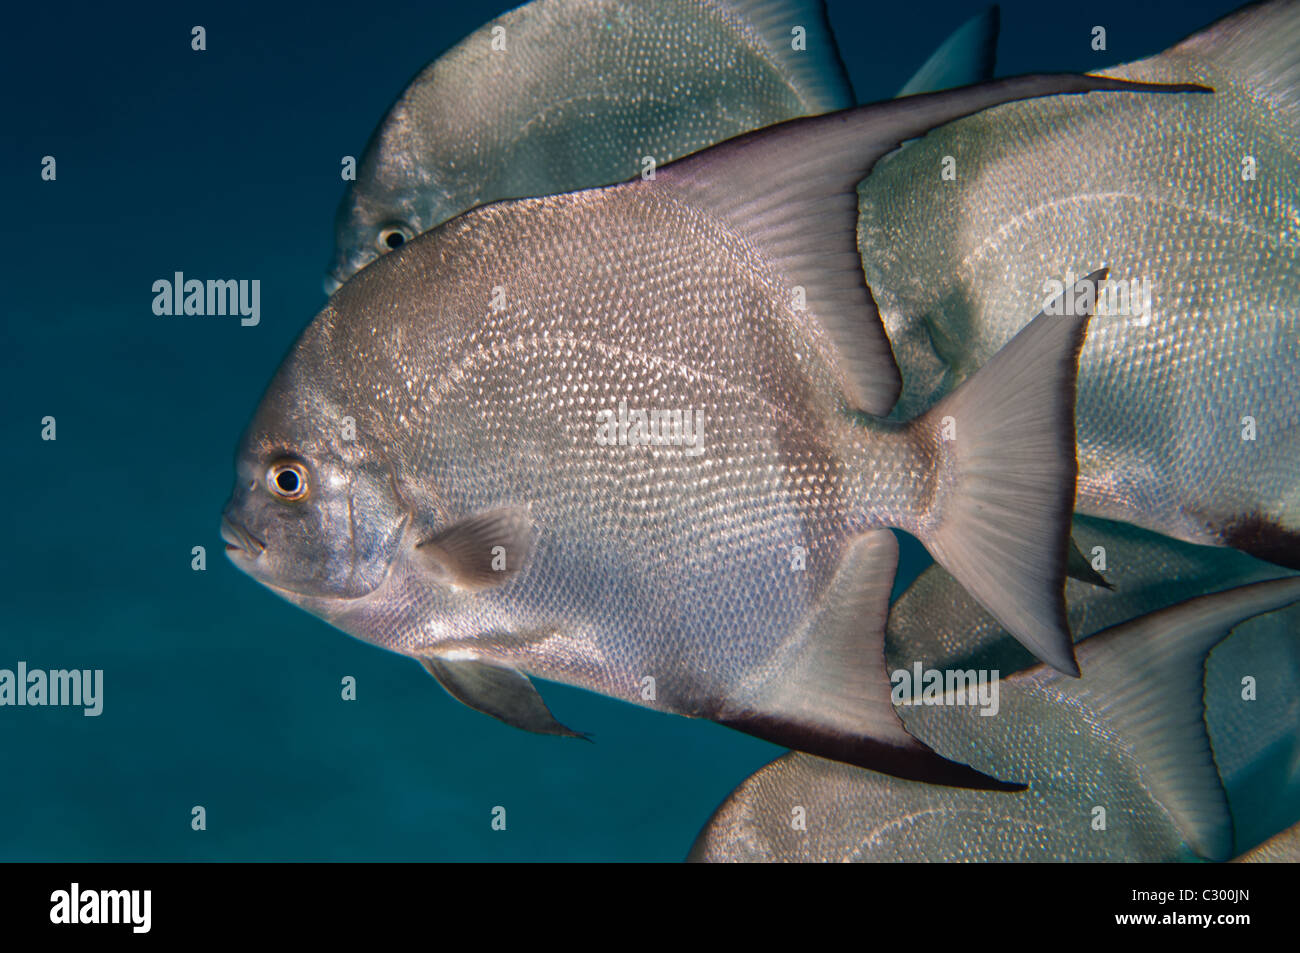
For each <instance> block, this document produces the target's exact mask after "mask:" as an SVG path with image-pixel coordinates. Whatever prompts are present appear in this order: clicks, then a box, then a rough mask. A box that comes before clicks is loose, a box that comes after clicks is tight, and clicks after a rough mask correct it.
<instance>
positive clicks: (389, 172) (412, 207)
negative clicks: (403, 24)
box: [325, 102, 474, 294]
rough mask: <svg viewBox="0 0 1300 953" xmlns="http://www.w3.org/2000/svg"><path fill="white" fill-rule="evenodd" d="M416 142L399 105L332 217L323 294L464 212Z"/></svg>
mask: <svg viewBox="0 0 1300 953" xmlns="http://www.w3.org/2000/svg"><path fill="white" fill-rule="evenodd" d="M420 137H421V132H420V130H419V129H418V128H416V125H415V124H414V123H413V122H412V121H411V120H410V119H409V118H408V116H407V112H406V109H405V106H404V104H403V103H401V102H399V103H398V104H397V105H396V106H394V107H393V110H392V111H391V112H390V113H389V115H388V116H387V117H385V120H384V122H383V123H382V124H381V125H380V127H379V129H377V130H376V132H375V137H374V138H373V139H372V140H371V142H370V144H369V145H368V146H367V147H366V150H365V152H364V153H363V154H362V156H361V161H360V162H359V163H358V165H357V171H356V180H355V181H353V182H349V183H348V187H347V191H346V192H345V193H344V195H343V200H342V201H341V202H340V203H339V207H338V212H337V213H336V215H335V219H334V260H333V261H332V262H331V264H330V268H329V273H328V274H327V275H326V276H325V292H326V294H333V293H334V292H335V291H337V290H338V288H339V287H340V286H341V285H342V284H343V282H345V281H347V280H348V279H349V278H351V277H352V276H353V275H354V274H356V273H357V272H358V271H360V270H361V269H362V268H364V267H365V266H366V265H368V264H370V263H371V262H372V261H375V260H376V259H378V258H380V257H382V256H384V255H386V254H388V253H389V252H391V251H396V250H397V249H398V248H401V247H402V246H403V245H405V244H406V243H407V242H409V241H410V240H411V239H413V238H415V237H416V236H417V235H420V234H423V233H424V232H426V231H428V230H429V229H431V228H433V227H434V226H436V225H440V224H441V223H442V222H444V221H446V220H447V219H449V218H452V217H454V216H456V215H458V214H459V213H461V212H463V211H465V209H466V208H468V207H469V206H468V205H466V204H464V202H463V201H458V200H457V199H456V197H455V196H454V195H453V189H452V185H451V183H449V182H446V181H443V179H444V177H445V176H446V175H447V174H449V173H448V172H447V171H446V170H444V169H442V168H441V167H440V166H439V164H438V163H437V162H436V161H432V160H433V158H436V154H435V156H433V157H431V156H430V155H429V154H428V153H429V151H430V150H429V149H426V148H425V145H426V144H425V143H423V140H422V139H421V138H420ZM416 143H419V145H417V144H416ZM470 204H474V203H470Z"/></svg>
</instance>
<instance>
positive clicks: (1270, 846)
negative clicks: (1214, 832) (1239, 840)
mask: <svg viewBox="0 0 1300 953" xmlns="http://www.w3.org/2000/svg"><path fill="white" fill-rule="evenodd" d="M1232 862H1233V863H1234V864H1295V863H1300V824H1296V825H1294V826H1293V827H1288V828H1287V829H1286V830H1284V831H1282V832H1281V833H1280V834H1274V835H1273V836H1272V837H1270V838H1269V839H1268V840H1266V841H1265V842H1264V843H1262V844H1260V845H1259V846H1258V847H1255V848H1253V849H1251V850H1248V851H1246V853H1244V854H1242V855H1241V856H1240V857H1234V858H1233V859H1232Z"/></svg>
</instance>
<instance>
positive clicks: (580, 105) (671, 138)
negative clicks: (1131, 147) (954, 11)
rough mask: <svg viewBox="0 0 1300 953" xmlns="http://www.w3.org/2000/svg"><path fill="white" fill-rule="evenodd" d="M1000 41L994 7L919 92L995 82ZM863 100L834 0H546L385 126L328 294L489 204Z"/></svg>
mask: <svg viewBox="0 0 1300 953" xmlns="http://www.w3.org/2000/svg"><path fill="white" fill-rule="evenodd" d="M997 28H998V13H997V8H996V7H992V8H990V9H988V10H985V11H984V12H982V13H980V14H977V15H976V16H974V17H972V18H971V19H970V20H968V21H967V22H966V23H964V24H963V25H962V26H961V27H960V28H959V29H958V30H957V32H956V33H954V34H953V35H952V36H951V37H949V38H948V39H947V40H946V41H945V42H944V44H943V45H942V46H941V48H940V49H939V50H938V51H936V53H935V54H934V55H933V56H932V57H931V58H930V59H929V60H927V61H926V63H925V64H924V65H923V66H922V67H921V69H920V71H919V72H918V73H917V75H916V76H914V77H913V78H912V79H911V80H910V81H909V82H908V84H907V86H906V87H905V89H906V91H907V92H909V93H917V92H933V91H937V90H940V89H946V88H950V87H954V86H964V85H969V84H971V83H975V82H979V81H981V80H985V79H988V78H990V77H991V76H992V74H993V50H994V46H995V45H996V39H997ZM494 38H495V39H496V44H495V45H494ZM502 46H504V48H498V47H502ZM855 102H856V100H855V97H854V95H853V89H852V86H851V84H850V82H849V79H848V75H847V73H846V72H845V69H844V65H843V62H842V61H841V59H840V55H839V51H838V49H837V47H836V44H835V39H834V37H833V35H832V33H831V29H830V26H829V23H828V20H827V15H826V9H825V4H824V3H822V2H821V0H777V2H773V0H653V2H650V0H535V2H533V3H528V4H525V5H524V6H521V7H519V8H517V9H514V10H511V11H508V12H506V13H504V14H502V15H501V16H499V17H497V18H496V19H495V20H492V21H491V22H489V23H487V24H485V25H484V26H482V27H481V28H479V29H478V30H476V31H475V32H474V33H472V34H470V35H469V36H468V37H466V38H465V39H463V40H461V41H460V42H459V43H457V44H456V45H455V46H453V47H452V48H451V49H449V50H448V51H447V52H445V53H443V54H442V55H441V56H439V57H438V58H437V59H436V60H434V61H433V62H432V63H430V64H429V65H428V66H426V67H425V68H424V69H422V70H421V71H420V73H419V74H418V75H417V76H416V77H415V78H414V79H413V80H412V81H411V82H410V84H409V85H408V86H407V87H406V88H405V89H404V90H403V91H402V93H401V95H400V96H399V97H398V98H397V101H396V102H395V103H394V104H393V105H392V107H391V108H390V109H389V110H388V112H387V113H386V114H385V115H384V117H383V119H382V120H381V121H380V123H379V125H378V127H377V128H376V129H375V131H374V133H373V134H372V135H371V138H370V142H369V143H368V145H367V146H366V148H365V151H364V152H363V153H362V155H361V160H360V162H359V164H358V165H357V168H356V178H355V180H354V181H352V182H349V183H348V185H347V187H346V190H345V193H344V196H343V199H342V201H341V202H340V205H339V209H338V213H337V215H336V220H335V250H334V255H333V258H332V261H331V265H330V268H329V272H328V275H327V277H326V280H325V290H326V292H327V293H331V294H332V293H333V292H334V291H335V290H336V289H337V288H338V287H339V285H341V284H342V283H343V282H344V281H346V280H347V279H348V278H350V277H351V276H352V275H353V274H355V273H356V272H357V271H358V270H359V269H361V268H362V267H364V266H365V265H367V264H369V263H370V262H371V261H374V260H375V259H376V258H378V257H379V256H380V255H382V254H385V253H386V252H388V251H390V250H391V249H392V248H396V247H400V246H401V245H402V244H403V243H404V242H406V241H409V240H410V239H411V238H413V237H415V236H416V235H418V234H421V233H423V232H425V231H428V230H429V229H431V228H433V227H434V226H436V225H440V224H442V223H443V222H445V221H447V220H448V219H451V218H455V217H456V216H457V215H459V214H461V213H462V212H466V211H468V210H469V209H471V208H473V207H474V206H476V205H482V204H485V203H488V202H493V201H497V200H499V199H507V198H525V197H535V196H541V195H553V194H558V193H562V192H571V191H575V190H577V189H580V188H588V187H593V186H601V185H610V184H613V183H615V182H620V181H623V180H625V179H628V178H631V177H633V176H639V175H642V174H645V173H647V172H648V171H650V170H652V169H654V168H657V167H658V166H660V165H664V164H666V163H668V162H671V161H672V160H674V159H678V158H681V157H682V156H686V155H689V154H691V153H693V152H698V151H699V150H700V149H703V148H705V147H706V146H711V145H714V144H716V143H719V142H722V141H723V140H725V139H730V138H732V137H734V136H737V135H739V134H741V133H743V132H749V131H751V130H753V129H759V128H762V127H764V126H770V125H773V124H774V123H778V122H782V121H784V120H787V119H794V118H796V117H799V116H808V115H818V114H821V113H828V112H834V111H836V110H840V109H845V108H848V107H850V106H852V105H854V104H855ZM647 157H649V159H650V164H648V165H647V163H646V159H647Z"/></svg>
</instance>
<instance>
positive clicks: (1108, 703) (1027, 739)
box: [689, 576, 1300, 862]
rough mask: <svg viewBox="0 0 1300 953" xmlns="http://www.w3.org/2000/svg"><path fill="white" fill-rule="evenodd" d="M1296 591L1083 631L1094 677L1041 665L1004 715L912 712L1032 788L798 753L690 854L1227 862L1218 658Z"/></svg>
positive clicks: (1271, 590) (947, 704)
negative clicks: (905, 773)
mask: <svg viewBox="0 0 1300 953" xmlns="http://www.w3.org/2000/svg"><path fill="white" fill-rule="evenodd" d="M1297 601H1300V577H1296V576H1290V577H1282V578H1280V579H1272V580H1267V581H1264V582H1255V583H1249V584H1247V585H1244V586H1237V587H1234V588H1232V589H1228V590H1225V591H1223V592H1217V593H1212V594H1210V595H1206V596H1197V597H1195V598H1193V599H1189V600H1185V601H1183V602H1180V603H1177V604H1176V605H1174V606H1171V607H1169V608H1165V609H1161V610H1158V611H1157V612H1154V613H1149V614H1147V615H1144V616H1140V617H1138V618H1137V619H1133V620H1130V621H1127V622H1123V623H1120V624H1119V625H1117V626H1113V627H1110V628H1108V629H1106V630H1104V631H1103V632H1100V633H1098V634H1096V635H1093V636H1091V637H1090V638H1088V639H1086V640H1084V641H1083V642H1082V643H1080V645H1079V657H1080V662H1081V663H1082V664H1083V667H1084V674H1083V677H1082V678H1080V679H1077V680H1071V679H1067V678H1065V677H1063V676H1062V675H1061V674H1060V673H1059V672H1056V671H1054V670H1052V669H1050V668H1048V667H1046V666H1042V665H1038V666H1035V667H1033V668H1030V669H1027V670H1025V671H1023V672H1018V673H1016V674H1014V675H1011V676H1008V677H1004V678H1001V679H1000V683H999V684H1000V689H999V693H998V694H999V708H998V711H997V713H996V714H995V715H994V716H993V717H983V716H982V715H981V713H980V712H981V710H980V709H979V708H977V707H974V706H972V705H969V704H963V702H964V701H968V699H965V698H963V694H964V693H963V691H962V690H961V689H960V688H959V689H957V690H956V691H955V692H951V693H949V694H946V695H944V696H942V702H943V704H925V705H917V704H913V705H910V706H907V707H906V708H905V709H904V711H905V713H906V714H905V720H906V721H907V724H908V728H909V730H911V731H913V733H914V734H916V735H917V737H919V738H921V739H922V740H924V741H926V742H928V743H929V744H931V745H933V746H934V747H935V748H936V749H937V750H939V751H940V752H941V753H943V752H947V753H948V754H949V755H950V756H959V757H964V758H969V760H970V761H971V764H972V765H973V766H975V767H977V768H978V769H980V770H983V771H985V772H987V773H989V774H992V775H994V776H998V777H1019V778H1022V779H1023V780H1024V781H1026V782H1027V783H1028V788H1027V789H1025V790H1023V791H1019V792H1002V791H966V790H958V789H955V788H940V787H937V786H933V785H925V784H919V783H916V782H914V781H907V780H900V779H897V778H890V777H886V776H885V775H882V774H879V773H876V772H873V771H867V770H863V769H861V768H856V767H853V766H850V765H846V764H840V763H837V762H833V761H828V760H825V759H822V758H816V757H813V756H810V755H806V754H803V753H800V752H791V753H790V754H787V755H785V756H783V757H781V758H778V759H777V760H776V761H773V762H772V763H770V764H768V765H767V766H765V767H763V768H761V769H759V770H758V771H757V772H756V773H754V774H753V775H751V776H750V777H749V778H748V779H746V780H745V781H744V782H743V783H742V784H741V785H740V786H739V787H737V788H736V790H735V791H733V792H732V793H731V795H730V796H729V797H728V798H727V799H726V800H725V801H724V802H723V804H722V805H721V806H720V807H719V808H718V809H717V811H715V812H714V814H713V816H712V817H711V818H710V820H709V821H708V822H707V823H706V824H705V826H704V829H703V830H702V831H701V832H700V834H699V836H698V837H697V838H696V841H695V843H694V845H693V846H692V848H691V852H690V854H689V859H691V860H695V861H744V860H785V861H822V862H826V861H863V862H869V861H1057V862H1060V861H1094V862H1095V861H1150V862H1155V861H1168V862H1173V861H1187V862H1190V861H1195V860H1227V859H1229V858H1231V857H1232V856H1234V854H1235V853H1236V846H1235V838H1234V830H1233V818H1232V814H1231V811H1230V809H1229V805H1228V800H1227V795H1226V792H1225V791H1224V788H1223V785H1222V783H1221V781H1220V778H1219V774H1218V771H1217V769H1216V764H1215V759H1214V752H1213V751H1212V749H1211V744H1210V739H1209V736H1208V733H1207V730H1206V725H1205V721H1204V702H1203V699H1202V683H1203V675H1204V664H1205V659H1206V656H1207V654H1208V653H1209V652H1210V650H1211V649H1213V648H1214V646H1215V645H1216V644H1218V643H1219V642H1220V641H1222V640H1223V639H1224V638H1225V637H1227V636H1228V635H1229V633H1230V632H1231V631H1232V629H1233V628H1234V627H1236V626H1238V625H1240V624H1241V623H1242V622H1244V621H1246V620H1247V619H1251V618H1253V617H1256V616H1260V615H1262V614H1265V613H1269V612H1276V611H1278V610H1280V609H1283V608H1285V607H1287V606H1294V605H1295V604H1296V603H1297ZM1290 635H1291V637H1292V638H1293V639H1294V638H1296V637H1297V636H1298V633H1297V632H1296V630H1295V629H1292V630H1291V632H1290ZM1233 638H1235V636H1233ZM1230 641H1231V639H1229V642H1230ZM1287 688H1288V690H1289V691H1291V692H1292V693H1294V692H1296V691H1297V689H1300V686H1298V685H1296V684H1295V683H1294V682H1292V683H1291V684H1290V685H1288V686H1287ZM959 753H960V754H959Z"/></svg>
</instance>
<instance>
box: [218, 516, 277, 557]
mask: <svg viewBox="0 0 1300 953" xmlns="http://www.w3.org/2000/svg"><path fill="white" fill-rule="evenodd" d="M221 538H222V539H223V540H225V541H226V555H227V556H229V557H230V558H231V559H235V558H236V557H239V558H241V559H247V560H254V559H256V558H257V557H258V556H261V555H262V553H264V552H265V551H266V543H265V542H263V541H262V540H260V539H258V538H257V537H256V536H254V535H253V533H251V532H250V531H249V530H248V529H247V528H246V527H244V526H241V525H239V524H238V523H236V522H234V521H233V520H231V519H230V517H228V516H222V517H221Z"/></svg>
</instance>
